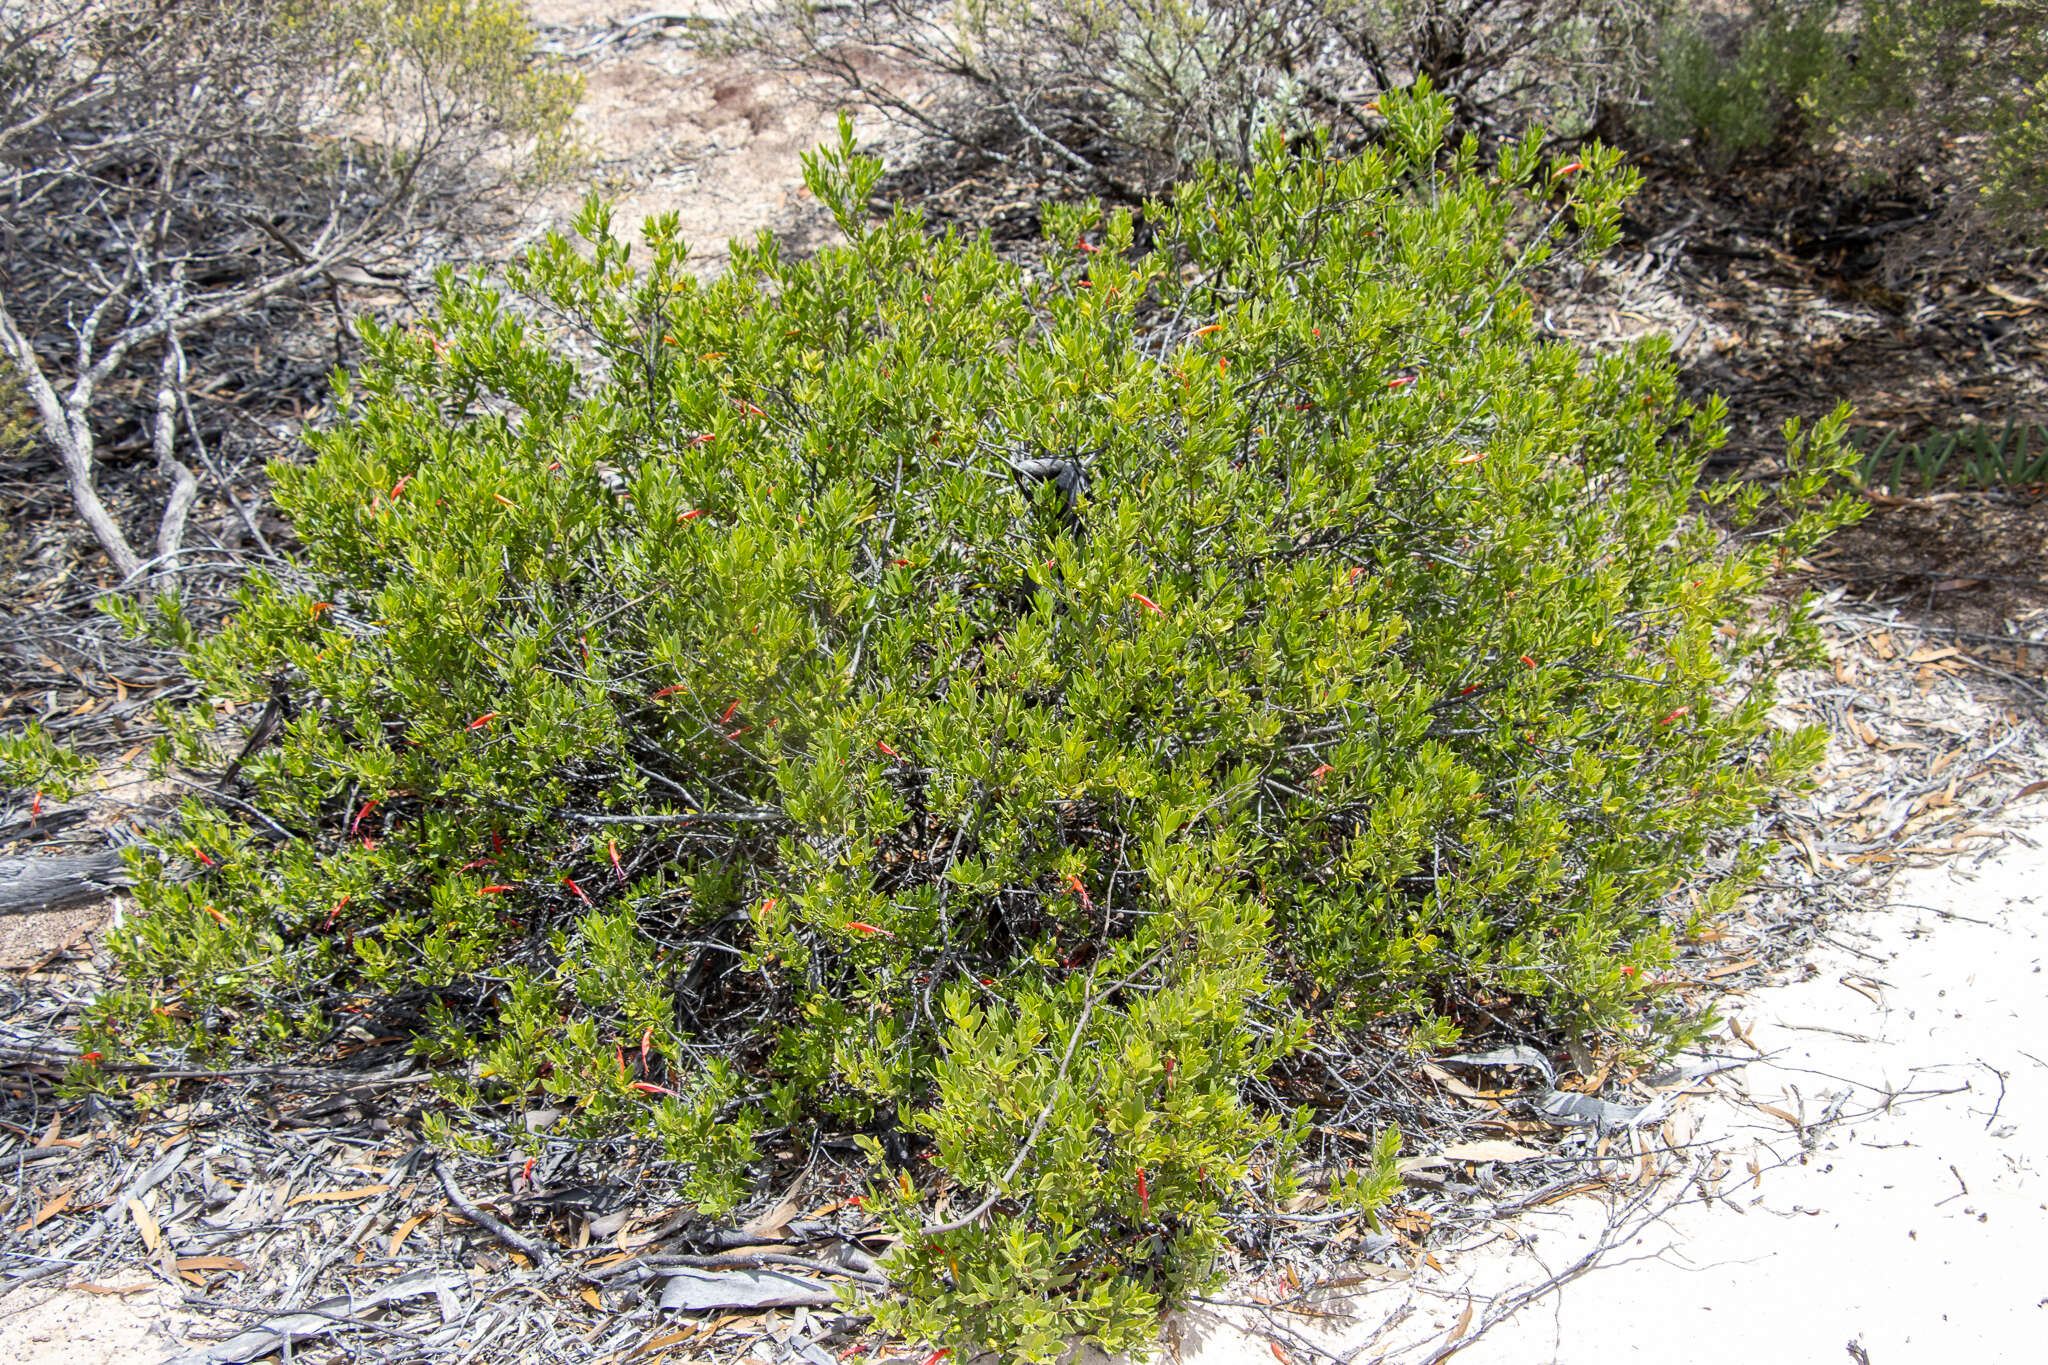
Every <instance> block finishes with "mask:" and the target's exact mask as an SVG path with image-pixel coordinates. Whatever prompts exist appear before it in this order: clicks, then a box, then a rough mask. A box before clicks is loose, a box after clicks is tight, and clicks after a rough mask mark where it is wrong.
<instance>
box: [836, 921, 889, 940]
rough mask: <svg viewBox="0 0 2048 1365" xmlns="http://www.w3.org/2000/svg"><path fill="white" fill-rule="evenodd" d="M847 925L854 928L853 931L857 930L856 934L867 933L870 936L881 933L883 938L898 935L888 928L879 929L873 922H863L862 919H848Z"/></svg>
mask: <svg viewBox="0 0 2048 1365" xmlns="http://www.w3.org/2000/svg"><path fill="white" fill-rule="evenodd" d="M846 927H847V928H849V929H851V930H853V932H855V933H856V934H867V935H870V936H873V935H875V934H880V935H881V936H882V937H883V938H894V937H896V935H894V934H892V933H890V932H889V931H888V930H887V929H878V928H876V927H875V926H874V925H872V924H863V923H862V922H861V921H859V920H857V919H850V920H848V921H847V922H846Z"/></svg>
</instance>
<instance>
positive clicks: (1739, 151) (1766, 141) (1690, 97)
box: [1644, 0, 1843, 166]
mask: <svg viewBox="0 0 2048 1365" xmlns="http://www.w3.org/2000/svg"><path fill="white" fill-rule="evenodd" d="M1838 9H1839V7H1838V6H1836V5H1834V4H1832V3H1828V4H1801V3H1794V4H1786V3H1783V0H1752V2H1751V4H1750V7H1749V12H1748V14H1746V15H1745V16H1743V17H1742V18H1741V19H1739V20H1737V21H1736V22H1734V23H1733V24H1731V25H1729V26H1728V28H1727V29H1726V31H1723V32H1719V33H1710V32H1709V31H1708V29H1707V28H1706V26H1705V25H1704V24H1703V22H1702V20H1701V19H1700V17H1699V16H1698V15H1697V14H1693V13H1687V14H1684V15H1683V16H1681V17H1679V18H1677V19H1675V20H1674V21H1672V22H1671V23H1670V24H1668V25H1667V26H1666V28H1665V30H1664V32H1663V34H1662V36H1661V38H1660V40H1659V43H1658V49H1657V62H1656V66H1655V68H1654V74H1653V75H1652V76H1651V77H1650V81H1649V90H1648V109H1649V111H1648V114H1647V116H1646V118H1645V120H1644V122H1645V124H1646V126H1647V128H1648V131H1650V132H1651V133H1652V134H1654V135H1656V136H1658V137H1662V138H1665V139H1668V140H1671V141H1680V140H1684V141H1687V142H1689V143H1690V144H1691V146H1692V148H1693V150H1694V153H1695V154H1696V155H1698V156H1699V157H1700V158H1701V159H1702V160H1703V161H1705V162H1707V163H1708V164H1710V165H1715V166H1725V165H1726V164H1727V163H1729V162H1731V161H1733V160H1735V159H1736V158H1737V157H1740V156H1744V155H1747V154H1750V153H1754V152H1762V151H1768V150H1771V149H1773V148H1783V147H1787V146H1792V145H1796V144H1797V141H1798V139H1799V137H1800V136H1801V134H1802V133H1803V131H1804V124H1805V117H1806V113H1805V108H1804V103H1803V102H1804V101H1805V99H1806V97H1807V95H1808V92H1810V91H1811V90H1812V89H1813V88H1814V86H1815V84H1816V83H1817V82H1819V81H1821V80H1822V79H1823V78H1824V77H1826V76H1827V75H1829V74H1830V73H1831V72H1832V71H1834V70H1835V69H1836V68H1837V67H1838V66H1839V65H1840V64H1841V62H1842V60H1843V53H1842V50H1841V47H1840V41H1841V40H1840V39H1839V38H1838V37H1837V36H1836V35H1835V34H1834V33H1832V32H1831V31H1830V30H1831V26H1832V25H1833V23H1834V21H1835V18H1836V15H1837V12H1838Z"/></svg>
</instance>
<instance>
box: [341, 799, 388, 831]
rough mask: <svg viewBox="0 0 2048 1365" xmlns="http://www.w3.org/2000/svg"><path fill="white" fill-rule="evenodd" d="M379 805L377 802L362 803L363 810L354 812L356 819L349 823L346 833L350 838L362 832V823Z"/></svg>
mask: <svg viewBox="0 0 2048 1365" xmlns="http://www.w3.org/2000/svg"><path fill="white" fill-rule="evenodd" d="M380 804H381V802H378V801H365V802H363V808H362V809H361V810H359V811H357V812H356V818H355V819H354V820H352V821H351V822H350V823H349V827H348V832H349V836H350V837H351V838H353V837H354V836H356V835H358V834H360V833H362V832H363V821H364V820H366V819H368V818H369V815H370V812H371V811H373V810H375V809H377V807H378V806H379V805H380Z"/></svg>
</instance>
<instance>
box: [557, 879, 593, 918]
mask: <svg viewBox="0 0 2048 1365" xmlns="http://www.w3.org/2000/svg"><path fill="white" fill-rule="evenodd" d="M562 885H564V886H566V887H568V888H569V890H570V891H572V892H574V893H575V896H576V899H577V900H579V901H582V902H583V903H584V904H585V905H590V906H591V908H592V909H593V910H594V909H596V908H597V907H596V906H595V905H592V904H591V900H590V897H588V896H586V895H584V894H583V888H582V887H580V886H578V885H576V879H575V878H574V877H564V878H562Z"/></svg>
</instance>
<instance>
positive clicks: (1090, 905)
mask: <svg viewBox="0 0 2048 1365" xmlns="http://www.w3.org/2000/svg"><path fill="white" fill-rule="evenodd" d="M1067 886H1068V888H1069V889H1070V890H1071V891H1073V893H1074V894H1075V895H1077V896H1079V897H1080V898H1081V907H1082V908H1083V909H1085V910H1087V911H1089V912H1090V913H1091V914H1092V913H1093V912H1094V910H1095V902H1094V901H1092V900H1090V899H1089V898H1088V888H1087V887H1085V886H1083V885H1081V879H1080V878H1079V877H1076V876H1075V875H1074V874H1073V873H1071V872H1069V873H1068V874H1067Z"/></svg>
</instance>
